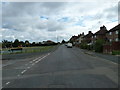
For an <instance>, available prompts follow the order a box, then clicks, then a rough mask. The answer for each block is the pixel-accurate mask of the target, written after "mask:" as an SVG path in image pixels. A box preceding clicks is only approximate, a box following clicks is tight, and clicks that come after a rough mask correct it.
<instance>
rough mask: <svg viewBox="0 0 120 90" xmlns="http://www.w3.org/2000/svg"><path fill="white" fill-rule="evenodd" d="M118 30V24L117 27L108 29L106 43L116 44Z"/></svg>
mask: <svg viewBox="0 0 120 90" xmlns="http://www.w3.org/2000/svg"><path fill="white" fill-rule="evenodd" d="M119 30H120V24H118V25H117V26H115V27H113V28H112V29H110V30H109V31H108V32H107V33H106V37H107V39H108V42H110V43H111V42H118V41H119V39H118V33H119Z"/></svg>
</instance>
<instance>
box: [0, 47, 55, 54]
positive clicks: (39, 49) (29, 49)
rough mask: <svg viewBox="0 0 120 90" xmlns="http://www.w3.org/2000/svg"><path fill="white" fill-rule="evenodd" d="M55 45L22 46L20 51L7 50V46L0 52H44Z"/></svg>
mask: <svg viewBox="0 0 120 90" xmlns="http://www.w3.org/2000/svg"><path fill="white" fill-rule="evenodd" d="M54 47H55V46H38V47H23V50H22V51H19V50H18V51H13V52H10V51H8V50H9V49H8V48H3V49H2V53H1V54H17V53H35V52H44V51H49V50H50V49H52V48H54Z"/></svg>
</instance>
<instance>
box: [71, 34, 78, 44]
mask: <svg viewBox="0 0 120 90" xmlns="http://www.w3.org/2000/svg"><path fill="white" fill-rule="evenodd" d="M77 38H78V36H75V35H74V36H72V37H71V38H70V40H69V41H70V42H71V43H72V44H73V45H75V43H76V40H77Z"/></svg>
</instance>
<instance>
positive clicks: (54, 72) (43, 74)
mask: <svg viewBox="0 0 120 90" xmlns="http://www.w3.org/2000/svg"><path fill="white" fill-rule="evenodd" d="M117 87H118V64H116V63H112V62H111V61H109V60H104V59H102V58H99V57H94V56H91V55H88V54H85V53H84V52H83V51H82V50H81V49H78V48H75V47H73V48H67V47H66V46H65V45H61V46H59V47H58V48H57V49H56V50H55V51H53V52H48V53H44V54H42V55H39V56H36V57H33V58H32V57H31V58H21V59H19V60H14V61H12V60H11V64H8V65H7V64H6V65H5V66H4V67H3V88H117Z"/></svg>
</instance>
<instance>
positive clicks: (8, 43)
mask: <svg viewBox="0 0 120 90" xmlns="http://www.w3.org/2000/svg"><path fill="white" fill-rule="evenodd" d="M47 45H48V44H42V43H41V42H32V43H30V42H29V41H28V40H26V41H19V40H18V39H15V40H14V41H8V40H3V41H2V48H12V47H32V46H47ZM49 45H56V43H52V44H49Z"/></svg>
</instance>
